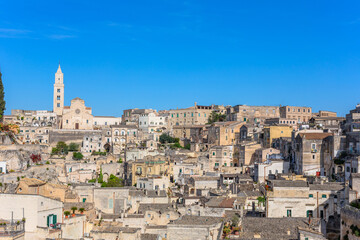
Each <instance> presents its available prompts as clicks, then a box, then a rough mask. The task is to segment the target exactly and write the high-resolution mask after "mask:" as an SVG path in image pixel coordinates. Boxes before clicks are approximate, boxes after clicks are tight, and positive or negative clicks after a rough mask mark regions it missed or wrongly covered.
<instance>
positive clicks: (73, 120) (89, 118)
mask: <svg viewBox="0 0 360 240" xmlns="http://www.w3.org/2000/svg"><path fill="white" fill-rule="evenodd" d="M64 90H65V86H64V74H63V73H62V71H61V67H60V63H59V68H58V70H57V72H56V73H55V83H54V99H53V112H54V113H56V115H57V116H58V119H59V124H58V126H59V128H61V129H69V130H91V129H93V119H94V117H93V115H92V110H91V108H90V107H86V106H85V101H84V100H83V99H81V98H78V97H77V98H74V99H72V100H71V104H70V106H64Z"/></svg>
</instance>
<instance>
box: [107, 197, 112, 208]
mask: <svg viewBox="0 0 360 240" xmlns="http://www.w3.org/2000/svg"><path fill="white" fill-rule="evenodd" d="M108 208H113V199H112V198H110V199H109V207H108Z"/></svg>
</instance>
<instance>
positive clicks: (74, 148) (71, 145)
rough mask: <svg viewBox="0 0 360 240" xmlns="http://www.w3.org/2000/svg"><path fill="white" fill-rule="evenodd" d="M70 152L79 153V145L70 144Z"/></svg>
mask: <svg viewBox="0 0 360 240" xmlns="http://www.w3.org/2000/svg"><path fill="white" fill-rule="evenodd" d="M69 151H70V152H77V151H79V144H76V143H70V144H69Z"/></svg>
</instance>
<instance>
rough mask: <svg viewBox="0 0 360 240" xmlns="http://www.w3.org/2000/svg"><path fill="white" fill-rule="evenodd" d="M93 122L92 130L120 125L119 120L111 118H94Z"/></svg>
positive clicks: (118, 118)
mask: <svg viewBox="0 0 360 240" xmlns="http://www.w3.org/2000/svg"><path fill="white" fill-rule="evenodd" d="M93 122H94V129H102V128H108V127H109V126H110V125H120V124H121V118H120V117H112V116H94V118H93Z"/></svg>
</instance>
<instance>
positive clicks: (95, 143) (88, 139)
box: [81, 132, 105, 153]
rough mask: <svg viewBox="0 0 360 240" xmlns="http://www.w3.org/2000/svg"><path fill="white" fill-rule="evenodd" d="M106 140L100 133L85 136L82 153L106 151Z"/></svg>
mask: <svg viewBox="0 0 360 240" xmlns="http://www.w3.org/2000/svg"><path fill="white" fill-rule="evenodd" d="M104 144H105V140H104V138H103V136H102V134H101V133H100V132H92V133H88V134H86V135H84V137H83V141H82V144H81V152H84V153H93V152H103V151H104Z"/></svg>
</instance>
